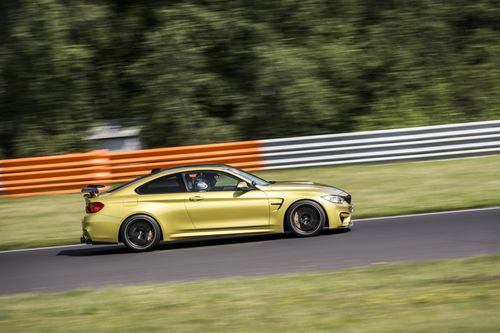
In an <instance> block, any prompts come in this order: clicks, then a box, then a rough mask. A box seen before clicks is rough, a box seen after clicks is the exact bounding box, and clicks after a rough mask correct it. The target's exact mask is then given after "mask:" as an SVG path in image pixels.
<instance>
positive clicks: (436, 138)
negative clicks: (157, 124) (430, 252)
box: [0, 120, 500, 196]
mask: <svg viewBox="0 0 500 333" xmlns="http://www.w3.org/2000/svg"><path fill="white" fill-rule="evenodd" d="M499 152H500V120H494V121H483V122H474V123H463V124H452V125H441V126H426V127H415V128H404V129H393V130H382V131H369V132H355V133H345V134H326V135H314V136H303V137H293V138H282V139H270V140H257V141H242V142H230V143H219V144H209V145H199V146H183V147H171V148H158V149H144V150H134V151H126V152H109V151H107V150H96V151H91V152H87V153H80V154H68V155H60V156H44V157H32V158H18V159H9V160H1V161H0V195H8V196H26V195H35V194H48V193H67V192H77V191H79V190H80V188H82V187H83V186H85V185H87V184H91V183H99V184H110V183H116V182H125V181H128V180H131V179H133V178H135V177H137V176H141V175H144V174H147V173H149V172H150V171H151V169H153V168H168V167H172V166H176V165H183V164H198V163H224V164H231V165H234V166H236V167H240V168H243V169H246V170H250V171H255V170H273V169H290V168H303V167H312V166H326V165H339V164H354V163H381V162H393V161H402V160H423V159H449V158H458V157H466V156H476V155H491V154H497V153H499Z"/></svg>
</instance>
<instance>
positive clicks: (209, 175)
mask: <svg viewBox="0 0 500 333" xmlns="http://www.w3.org/2000/svg"><path fill="white" fill-rule="evenodd" d="M184 179H185V181H186V186H187V188H188V190H189V191H190V192H219V191H236V186H237V185H238V183H239V182H240V181H241V180H240V179H239V178H237V177H235V176H232V175H230V174H227V173H225V172H221V171H215V170H206V171H192V172H186V173H185V174H184Z"/></svg>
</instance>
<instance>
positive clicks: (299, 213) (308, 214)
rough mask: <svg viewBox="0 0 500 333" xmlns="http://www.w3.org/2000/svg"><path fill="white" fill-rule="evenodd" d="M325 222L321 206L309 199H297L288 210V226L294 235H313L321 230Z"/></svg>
mask: <svg viewBox="0 0 500 333" xmlns="http://www.w3.org/2000/svg"><path fill="white" fill-rule="evenodd" d="M325 222H326V215H325V212H324V211H323V208H322V207H321V206H320V205H319V204H318V203H316V202H314V201H311V200H302V201H298V202H296V203H294V204H293V205H291V206H290V209H289V210H288V215H287V223H288V227H289V228H290V230H291V231H292V233H293V234H294V235H295V236H301V237H308V236H315V235H317V234H319V233H320V232H321V230H323V227H324V226H325Z"/></svg>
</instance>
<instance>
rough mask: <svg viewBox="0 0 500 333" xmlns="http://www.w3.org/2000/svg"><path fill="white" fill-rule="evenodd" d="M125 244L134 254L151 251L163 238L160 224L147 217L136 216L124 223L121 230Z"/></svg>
mask: <svg viewBox="0 0 500 333" xmlns="http://www.w3.org/2000/svg"><path fill="white" fill-rule="evenodd" d="M120 236H121V239H122V241H123V243H124V244H125V245H126V246H127V247H128V248H129V249H130V250H132V251H134V252H144V251H150V250H153V249H155V248H156V246H157V245H158V243H159V242H160V238H161V229H160V226H159V225H158V223H157V222H156V221H155V220H154V219H153V218H152V217H150V216H147V215H134V216H131V217H129V218H128V219H126V220H125V222H123V226H122V228H121V235H120Z"/></svg>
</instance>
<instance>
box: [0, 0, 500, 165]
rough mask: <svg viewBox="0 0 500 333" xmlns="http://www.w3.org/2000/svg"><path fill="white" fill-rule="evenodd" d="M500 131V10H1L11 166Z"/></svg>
mask: <svg viewBox="0 0 500 333" xmlns="http://www.w3.org/2000/svg"><path fill="white" fill-rule="evenodd" d="M498 118H500V2H499V1H495V0H478V1H465V0H460V1H458V0H455V1H431V0H422V1H372V0H351V1H334V0H282V1H265V0H234V1H202V0H199V1H161V0H157V1H153V0H144V1H124V0H120V1H118V0H115V1H111V0H93V1H89V0H85V1H84V0H24V1H2V2H0V141H1V146H0V155H2V154H3V155H4V156H7V157H14V156H33V155H45V154H58V153H65V152H70V151H82V150H85V149H89V148H91V147H89V146H88V142H86V141H85V140H82V138H84V137H85V134H86V132H87V131H88V129H89V128H90V127H92V126H93V125H95V124H96V123H98V122H99V121H103V120H109V119H121V120H128V121H131V122H135V123H139V124H141V126H142V128H143V130H142V134H141V135H142V139H143V142H144V143H145V145H147V146H148V147H158V146H173V145H180V144H193V143H205V142H215V141H230V140H240V139H251V138H270V137H281V136H293V135H305V134H319V133H333V132H347V131H353V130H365V129H376V128H391V127H403V126H418V125H426V124H437V123H446V122H461V121H475V120H481V119H498Z"/></svg>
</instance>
